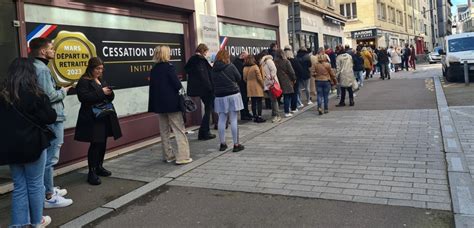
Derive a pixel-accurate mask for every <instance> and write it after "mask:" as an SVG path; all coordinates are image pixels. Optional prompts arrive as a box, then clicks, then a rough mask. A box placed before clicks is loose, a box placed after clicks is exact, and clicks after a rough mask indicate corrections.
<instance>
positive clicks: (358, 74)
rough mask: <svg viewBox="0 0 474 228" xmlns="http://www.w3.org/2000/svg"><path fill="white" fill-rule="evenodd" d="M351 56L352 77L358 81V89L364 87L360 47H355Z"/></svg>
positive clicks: (362, 60)
mask: <svg viewBox="0 0 474 228" xmlns="http://www.w3.org/2000/svg"><path fill="white" fill-rule="evenodd" d="M352 53H353V54H352V55H351V57H352V61H353V62H354V66H353V70H354V77H355V78H356V79H357V81H359V87H363V86H364V75H363V72H364V59H363V58H362V56H361V54H360V47H357V50H356V51H355V52H352Z"/></svg>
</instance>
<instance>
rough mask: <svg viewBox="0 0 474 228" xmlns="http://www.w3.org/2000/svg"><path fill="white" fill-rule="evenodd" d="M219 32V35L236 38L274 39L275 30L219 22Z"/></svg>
mask: <svg viewBox="0 0 474 228" xmlns="http://www.w3.org/2000/svg"><path fill="white" fill-rule="evenodd" d="M219 33H220V35H221V36H230V37H236V38H246V39H257V40H276V39H277V38H276V31H275V30H271V29H265V28H257V27H250V26H243V25H235V24H228V23H222V22H219Z"/></svg>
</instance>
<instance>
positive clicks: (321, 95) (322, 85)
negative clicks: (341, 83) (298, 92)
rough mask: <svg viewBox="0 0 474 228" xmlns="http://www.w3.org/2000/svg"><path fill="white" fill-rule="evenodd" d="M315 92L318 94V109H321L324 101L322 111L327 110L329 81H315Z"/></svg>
mask: <svg viewBox="0 0 474 228" xmlns="http://www.w3.org/2000/svg"><path fill="white" fill-rule="evenodd" d="M316 90H317V93H318V108H321V106H322V102H323V99H324V110H328V109H329V90H331V83H330V82H329V81H316Z"/></svg>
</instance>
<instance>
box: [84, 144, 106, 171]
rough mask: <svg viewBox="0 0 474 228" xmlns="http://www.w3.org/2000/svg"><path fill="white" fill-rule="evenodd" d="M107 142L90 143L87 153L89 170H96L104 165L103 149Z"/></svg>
mask: <svg viewBox="0 0 474 228" xmlns="http://www.w3.org/2000/svg"><path fill="white" fill-rule="evenodd" d="M106 147H107V142H92V143H91V145H90V146H89V151H88V153H87V161H88V163H89V164H88V165H89V168H97V167H99V166H102V163H104V156H105V148H106Z"/></svg>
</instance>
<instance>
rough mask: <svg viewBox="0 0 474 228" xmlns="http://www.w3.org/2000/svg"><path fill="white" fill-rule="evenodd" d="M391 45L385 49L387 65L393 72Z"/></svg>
mask: <svg viewBox="0 0 474 228" xmlns="http://www.w3.org/2000/svg"><path fill="white" fill-rule="evenodd" d="M393 50H394V49H393V46H392V45H390V47H389V48H388V49H387V55H388V62H389V64H388V66H389V69H390V72H394V71H395V67H394V66H393V59H392V55H391V54H392V52H393Z"/></svg>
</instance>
